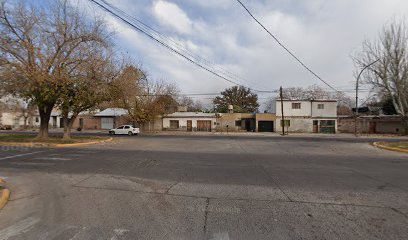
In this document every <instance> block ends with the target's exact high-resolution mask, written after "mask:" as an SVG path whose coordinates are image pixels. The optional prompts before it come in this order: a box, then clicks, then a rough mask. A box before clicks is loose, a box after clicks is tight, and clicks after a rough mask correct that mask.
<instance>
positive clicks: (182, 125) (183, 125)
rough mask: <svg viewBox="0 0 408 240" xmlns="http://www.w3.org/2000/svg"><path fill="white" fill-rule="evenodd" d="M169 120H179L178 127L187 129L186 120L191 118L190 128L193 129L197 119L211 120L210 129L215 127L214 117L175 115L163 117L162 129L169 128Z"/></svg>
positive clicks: (195, 126)
mask: <svg viewBox="0 0 408 240" xmlns="http://www.w3.org/2000/svg"><path fill="white" fill-rule="evenodd" d="M170 120H178V121H179V128H180V129H187V121H188V120H191V124H192V128H193V130H194V129H195V128H197V121H211V129H212V130H214V129H215V127H216V126H215V122H216V118H210V117H208V118H206V117H202V118H201V117H200V118H177V117H172V118H167V117H164V118H163V128H164V129H169V128H170Z"/></svg>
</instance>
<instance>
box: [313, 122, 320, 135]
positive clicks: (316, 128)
mask: <svg viewBox="0 0 408 240" xmlns="http://www.w3.org/2000/svg"><path fill="white" fill-rule="evenodd" d="M318 132H319V121H318V120H313V133H318Z"/></svg>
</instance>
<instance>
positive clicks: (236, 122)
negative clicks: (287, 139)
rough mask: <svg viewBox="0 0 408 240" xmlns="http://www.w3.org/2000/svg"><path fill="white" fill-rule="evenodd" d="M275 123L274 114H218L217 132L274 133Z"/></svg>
mask: <svg viewBox="0 0 408 240" xmlns="http://www.w3.org/2000/svg"><path fill="white" fill-rule="evenodd" d="M275 121H276V115H275V114H273V113H256V114H253V113H217V131H220V132H226V131H229V132H274V131H275V128H274V126H275Z"/></svg>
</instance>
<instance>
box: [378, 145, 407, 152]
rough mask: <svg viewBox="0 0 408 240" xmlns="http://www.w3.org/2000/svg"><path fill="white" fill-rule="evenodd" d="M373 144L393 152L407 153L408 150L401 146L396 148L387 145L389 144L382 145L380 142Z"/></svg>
mask: <svg viewBox="0 0 408 240" xmlns="http://www.w3.org/2000/svg"><path fill="white" fill-rule="evenodd" d="M373 146H375V147H378V148H381V149H385V150H390V151H394V152H402V153H408V150H406V149H401V148H396V147H389V146H385V145H383V143H382V142H374V143H373Z"/></svg>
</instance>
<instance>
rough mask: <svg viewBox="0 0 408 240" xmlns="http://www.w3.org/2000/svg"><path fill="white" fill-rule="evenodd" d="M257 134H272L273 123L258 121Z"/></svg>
mask: <svg viewBox="0 0 408 240" xmlns="http://www.w3.org/2000/svg"><path fill="white" fill-rule="evenodd" d="M258 132H273V121H259V122H258Z"/></svg>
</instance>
